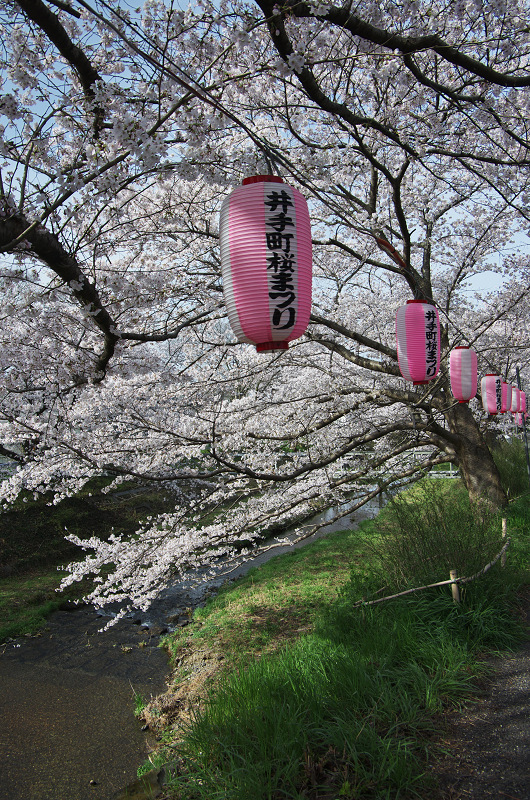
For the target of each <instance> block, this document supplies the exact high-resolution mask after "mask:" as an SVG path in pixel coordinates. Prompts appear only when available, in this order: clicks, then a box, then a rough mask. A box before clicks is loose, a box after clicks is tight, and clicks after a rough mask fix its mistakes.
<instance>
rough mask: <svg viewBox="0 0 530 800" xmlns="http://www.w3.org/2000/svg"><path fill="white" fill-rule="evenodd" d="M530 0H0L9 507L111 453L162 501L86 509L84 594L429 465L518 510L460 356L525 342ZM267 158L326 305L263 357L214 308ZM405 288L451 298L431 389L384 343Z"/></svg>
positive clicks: (2, 443)
mask: <svg viewBox="0 0 530 800" xmlns="http://www.w3.org/2000/svg"><path fill="white" fill-rule="evenodd" d="M527 10H528V9H527V3H526V2H525V0H515V1H514V2H513V3H511V4H510V5H509V7H508V6H507V5H506V4H505V3H501V2H498V0H495V1H494V0H491V1H488V2H485V3H477V2H471V0H470V1H469V2H465V3H463V2H453V0H444V2H441V3H438V2H437V3H433V2H432V1H431V0H410V1H409V0H407V2H401V1H400V2H397V0H385V2H384V3H367V4H358V5H355V4H354V5H353V6H352V7H351V8H349V9H348V11H347V13H346V12H345V11H344V9H343V8H342V7H340V6H338V5H334V4H333V3H327V2H324V3H313V2H310V3H303V2H287V3H284V4H282V3H280V4H276V3H274V2H273V0H256V2H254V1H253V0H241V1H240V0H221V2H215V3H213V2H208V0H205V1H204V2H201V3H198V4H196V5H195V6H193V7H190V8H188V9H186V10H182V9H179V8H177V7H176V5H175V4H174V3H172V2H167V3H166V2H151V1H150V0H149V2H146V3H145V5H144V6H139V7H138V8H136V7H135V8H132V7H130V8H129V7H128V6H124V5H121V4H120V3H119V2H118V0H112V2H102V1H100V0H93V2H91V1H90V0H89V1H88V2H86V1H85V0H83V2H81V1H80V0H71V2H68V3H62V2H50V0H9V2H6V3H3V4H2V7H1V9H0V29H1V32H2V42H3V49H2V51H1V53H0V63H1V67H2V86H1V94H0V113H1V114H2V121H1V125H0V169H1V176H0V177H1V181H0V253H1V257H2V263H1V267H0V284H1V289H2V296H3V300H4V302H3V306H2V315H1V316H0V353H1V356H2V363H1V366H0V454H1V455H2V456H3V457H4V458H11V459H12V460H13V463H15V464H16V465H18V467H17V469H16V471H13V474H11V476H10V477H9V478H8V479H6V480H5V481H3V483H2V487H1V491H0V499H1V501H2V504H3V508H4V509H7V508H8V506H9V504H10V503H12V502H13V501H14V500H15V499H16V498H17V497H18V496H20V495H25V494H26V496H34V495H37V496H40V495H44V496H45V497H46V498H49V499H48V501H49V502H52V503H61V502H64V500H65V499H66V498H68V497H72V496H74V495H76V494H77V493H78V492H79V491H80V490H81V489H82V487H83V486H85V485H86V484H87V483H88V482H89V481H90V480H91V479H93V478H94V477H100V476H102V475H104V476H110V478H111V479H112V480H113V481H115V482H116V485H117V484H119V483H120V482H121V481H123V480H126V479H128V478H130V477H133V478H134V479H137V480H145V481H156V482H157V484H158V485H162V486H163V487H164V491H165V490H166V489H171V491H172V493H173V495H174V496H175V504H174V508H173V510H172V511H171V513H169V512H163V513H158V511H155V513H153V514H152V519H150V520H146V521H145V522H144V524H142V525H141V526H139V527H138V530H137V531H135V532H134V533H133V534H132V535H131V534H129V533H124V532H116V534H115V536H114V537H113V538H111V539H105V538H104V537H100V536H99V535H94V536H93V537H91V538H90V539H88V540H87V539H84V540H83V539H81V537H76V535H75V532H72V534H71V542H73V543H74V544H76V545H78V546H79V547H80V548H81V549H82V551H83V554H84V555H85V556H86V557H85V558H84V560H82V561H81V560H80V561H79V563H73V564H72V566H71V569H70V573H69V575H68V576H67V577H66V579H65V585H68V584H70V583H76V582H77V581H79V580H83V579H84V578H85V577H87V576H88V577H90V578H91V579H92V578H94V577H96V578H99V577H101V574H102V572H103V573H104V574H103V580H102V581H101V582H99V581H98V582H96V585H95V589H94V592H93V593H92V595H91V598H92V600H93V601H94V602H96V603H99V604H104V603H106V602H112V601H118V602H121V603H123V604H124V605H125V606H126V605H131V604H136V605H141V606H146V605H148V604H149V602H150V601H151V600H152V599H153V598H154V597H155V596H156V594H157V593H158V591H159V590H160V588H161V587H162V586H163V585H164V583H165V582H166V581H167V578H168V576H169V575H171V574H173V573H175V572H177V573H178V572H180V573H182V574H184V573H187V572H188V571H189V570H193V569H195V568H197V567H204V566H207V565H208V564H209V563H210V562H212V561H214V560H215V559H216V558H219V557H226V556H228V557H230V556H232V555H233V554H235V553H237V552H239V551H240V550H241V548H243V549H245V548H248V547H252V546H254V545H255V544H257V543H258V542H259V541H260V537H261V535H262V534H263V533H264V532H265V531H267V530H269V529H270V527H271V526H273V525H274V526H276V527H277V528H282V527H285V526H286V525H289V524H291V522H292V521H293V520H300V519H302V518H304V517H307V516H310V515H311V514H312V513H313V511H314V508H315V505H316V504H319V505H321V506H325V507H327V508H334V507H337V506H338V505H339V504H341V503H342V504H345V503H352V502H354V503H355V504H359V505H360V504H362V503H364V502H366V500H367V498H368V497H369V496H370V494H371V493H372V492H373V491H374V490H375V489H374V487H375V485H376V483H377V482H381V483H382V484H383V488H386V486H388V485H392V484H393V483H395V481H396V480H403V479H404V478H408V477H412V476H414V474H421V472H422V471H423V470H424V469H426V468H428V467H429V466H431V465H432V464H435V463H440V462H445V463H446V462H448V461H450V462H453V463H455V464H457V465H458V466H459V468H460V473H461V475H462V477H463V479H464V481H465V484H466V488H467V490H468V492H469V493H470V495H471V496H472V497H474V498H476V497H477V496H479V495H480V494H481V492H483V491H484V490H485V487H487V488H488V492H489V494H490V496H491V501H492V503H494V504H496V505H499V506H500V505H503V503H504V502H505V500H506V497H505V493H504V491H503V489H502V486H501V484H500V480H499V477H498V474H497V471H496V468H495V466H494V463H493V461H492V459H491V455H490V453H489V450H488V448H487V446H486V444H485V439H484V433H485V431H486V429H487V428H488V427H493V426H495V427H498V426H502V425H503V422H502V421H500V422H499V421H497V420H496V421H491V420H488V419H486V417H485V415H484V414H483V413H482V411H481V409H480V406H479V405H478V403H477V402H476V401H474V402H473V403H472V404H471V406H470V408H468V407H467V406H460V405H459V404H455V403H453V402H452V400H451V394H450V387H449V379H448V372H447V356H448V353H449V351H450V349H451V347H453V346H455V345H459V344H462V343H468V344H473V346H474V347H475V348H476V349H477V351H478V354H479V358H480V370H481V372H491V371H496V372H497V371H498V372H502V374H503V376H505V377H507V378H509V379H513V374H514V368H515V364H514V360H515V359H517V361H518V362H519V364H520V366H521V370H522V373H523V375H524V372H525V369H526V368H527V364H528V331H529V330H530V327H529V326H528V302H527V295H528V288H529V280H528V268H527V259H526V256H525V253H524V252H523V247H526V246H527V244H528V237H527V231H528V202H529V198H530V186H529V184H528V181H529V178H528V169H527V166H528V149H527V120H528V108H529V106H530V94H529V85H530V77H529V75H528V56H529V44H528V37H527V32H526V28H527ZM271 172H272V173H275V174H281V175H282V176H284V177H285V179H286V180H288V181H289V182H291V183H292V184H294V185H295V186H297V187H299V188H300V189H301V190H302V191H303V192H304V194H305V195H306V196H307V197H308V200H309V204H310V208H311V217H312V221H313V233H312V238H313V246H314V264H315V266H314V272H315V280H314V293H313V314H312V318H311V324H310V327H309V329H308V331H307V333H306V334H305V335H304V337H302V338H301V339H300V340H298V341H297V342H296V343H295V344H294V345H293V346H292V347H291V348H290V349H289V350H288V351H286V352H284V353H282V354H274V353H272V354H268V355H267V354H265V355H263V354H259V355H258V354H256V353H255V352H254V351H253V350H252V349H251V348H250V347H248V346H246V345H237V346H235V344H234V341H233V336H232V334H231V333H230V332H229V330H228V328H227V323H226V319H225V312H224V308H223V301H222V293H221V290H222V285H221V275H220V266H219V252H218V241H217V239H218V223H217V219H218V212H219V208H220V205H221V202H222V199H223V197H224V196H225V195H226V194H227V192H228V191H229V190H230V189H231V188H233V187H234V186H235V185H237V184H239V183H240V182H241V179H242V178H243V177H245V176H246V175H248V174H263V173H271ZM485 276H488V284H489V280H490V279H491V278H493V280H494V281H495V286H494V288H493V289H491V291H490V290H488V289H486V288H484V287H485V283H484V279H485ZM412 297H415V298H424V299H429V300H432V301H433V302H434V303H435V304H436V305H437V306H438V308H439V310H440V312H441V316H442V343H441V350H442V356H443V358H442V362H443V363H442V371H441V374H440V376H439V378H438V379H437V380H436V381H435V382H432V383H431V384H430V385H429V386H427V387H413V386H407V385H406V384H405V383H404V381H403V380H402V378H401V376H400V373H399V367H398V363H397V354H396V350H395V343H394V315H395V310H396V307H397V306H399V305H401V304H402V303H403V302H404V301H405V300H407V299H410V298H412ZM107 488H108V487H107ZM242 498H243V499H242ZM352 498H355V500H352ZM221 506H222V513H221V514H219V516H218V517H216V518H215V520H214V521H213V522H212V521H207V520H205V515H206V514H207V513H209V512H211V510H212V508H215V507H221ZM109 565H112V570H111V571H110V573H109V571H108V568H109Z"/></svg>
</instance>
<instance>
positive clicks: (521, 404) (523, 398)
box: [519, 391, 526, 414]
mask: <svg viewBox="0 0 530 800" xmlns="http://www.w3.org/2000/svg"><path fill="white" fill-rule="evenodd" d="M519 411H520V412H521V414H526V392H523V391H520V392H519Z"/></svg>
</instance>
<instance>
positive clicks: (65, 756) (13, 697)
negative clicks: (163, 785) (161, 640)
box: [0, 609, 168, 800]
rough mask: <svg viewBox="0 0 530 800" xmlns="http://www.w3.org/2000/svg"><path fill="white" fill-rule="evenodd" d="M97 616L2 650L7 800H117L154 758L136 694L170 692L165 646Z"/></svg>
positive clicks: (62, 616)
mask: <svg viewBox="0 0 530 800" xmlns="http://www.w3.org/2000/svg"><path fill="white" fill-rule="evenodd" d="M102 624H103V623H102V620H101V618H99V617H97V616H96V614H95V613H94V612H92V611H90V610H89V609H81V610H76V611H73V612H67V611H63V612H58V613H57V614H54V615H53V616H52V617H51V618H50V620H49V621H48V624H47V626H46V629H45V630H44V631H43V633H42V634H41V635H39V636H36V637H32V638H24V639H19V640H17V641H16V642H14V643H8V644H7V645H2V646H0V687H1V691H0V754H1V756H0V800H109V798H110V797H111V795H112V794H113V793H114V792H116V791H117V790H118V789H120V788H122V787H123V786H124V785H125V784H127V783H129V782H130V781H131V780H133V779H134V778H135V776H136V769H137V767H138V766H139V765H140V764H141V763H142V761H143V760H144V759H145V757H146V754H147V745H146V738H145V737H146V734H145V733H144V732H142V730H141V725H140V723H139V722H138V721H137V720H136V719H135V717H134V702H133V697H134V693H135V692H136V693H137V694H140V695H142V696H143V697H145V698H147V699H149V698H150V697H151V696H154V695H156V694H158V693H159V692H161V691H163V690H164V687H165V679H166V677H167V675H168V666H167V659H166V656H165V654H164V652H163V651H162V650H160V648H158V647H157V645H158V637H156V636H153V635H152V634H151V633H150V632H149V631H148V630H145V629H141V628H140V626H138V625H133V624H132V623H130V622H126V623H120V624H119V625H118V626H116V627H115V628H113V629H111V630H110V631H108V632H107V633H104V634H98V633H97V631H98V629H99V628H101V627H102Z"/></svg>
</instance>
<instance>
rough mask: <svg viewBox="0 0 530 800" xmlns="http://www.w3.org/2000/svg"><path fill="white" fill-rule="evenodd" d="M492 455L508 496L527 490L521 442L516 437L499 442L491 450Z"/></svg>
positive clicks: (526, 476) (518, 495)
mask: <svg viewBox="0 0 530 800" xmlns="http://www.w3.org/2000/svg"><path fill="white" fill-rule="evenodd" d="M492 455H493V459H494V461H495V464H496V465H497V469H498V470H499V473H500V476H501V481H502V486H503V488H504V491H505V492H506V494H507V495H508V497H509V498H510V499H512V498H514V497H520V496H521V495H523V494H525V493H526V492H528V489H529V483H528V468H527V465H526V453H525V448H524V444H523V442H522V441H521V440H520V439H516V438H512V439H511V440H510V441H507V442H499V443H498V444H497V445H496V446H495V448H494V449H493V450H492Z"/></svg>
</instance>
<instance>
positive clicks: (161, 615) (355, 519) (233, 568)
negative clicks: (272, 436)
mask: <svg viewBox="0 0 530 800" xmlns="http://www.w3.org/2000/svg"><path fill="white" fill-rule="evenodd" d="M351 505H353V501H352V503H351ZM379 509H380V503H379V501H378V500H374V501H372V502H370V503H367V504H366V505H365V506H363V507H362V508H361V509H358V510H357V511H355V512H353V513H350V512H349V511H347V510H346V513H345V514H344V516H341V517H340V518H339V519H337V520H334V521H332V522H329V524H324V525H323V526H322V527H321V528H319V530H318V531H317V532H316V533H314V534H313V535H311V536H309V537H308V538H307V539H303V540H302V541H301V542H298V543H297V544H292V542H294V541H295V540H296V539H298V538H299V537H300V536H301V535H302V534H303V533H306V532H307V531H310V530H311V529H312V528H313V527H314V526H315V525H317V524H319V525H320V524H322V523H323V522H324V523H326V522H327V521H328V520H333V518H334V517H335V516H336V515H337V511H336V509H328V510H327V511H324V512H323V513H319V514H315V515H314V516H313V517H311V518H310V519H308V520H307V521H306V522H305V523H304V524H303V525H299V526H296V527H293V528H291V529H288V530H286V531H284V532H283V533H282V534H281V536H278V537H273V538H271V539H269V540H268V541H267V542H265V543H264V544H263V546H262V547H261V548H260V550H263V552H260V554H259V555H257V556H253V557H245V558H240V559H235V560H234V561H233V562H230V563H229V564H227V563H226V562H220V563H219V564H217V565H213V566H212V567H210V568H209V569H208V570H206V569H205V570H197V571H196V572H194V573H190V574H189V581H188V580H187V581H186V582H185V583H184V582H182V581H179V580H175V581H172V582H171V583H170V584H169V585H168V586H167V588H166V589H164V590H163V591H162V592H161V594H160V595H159V596H158V598H157V599H156V600H155V601H154V603H152V605H151V606H150V608H149V609H148V610H147V611H146V612H142V613H140V612H138V613H136V614H134V615H132V616H134V618H135V619H136V620H137V621H138V620H140V623H141V624H142V625H146V626H148V627H153V626H156V627H158V628H163V629H167V630H169V631H171V630H172V629H173V628H175V627H176V626H178V625H179V624H182V623H183V622H184V621H185V620H186V619H187V617H188V614H187V611H186V609H188V608H197V607H198V606H200V605H202V604H203V603H204V602H205V601H206V599H207V598H208V597H209V596H211V595H212V594H214V593H215V592H216V591H217V590H218V589H219V588H220V586H222V584H223V583H225V582H226V581H227V580H234V579H235V578H238V577H240V576H241V575H245V574H246V573H247V572H248V571H249V570H250V569H252V568H254V567H259V566H260V565H261V564H264V563H265V562H267V561H269V560H270V559H271V558H274V557H275V556H277V555H280V554H281V553H286V552H288V551H289V550H292V549H293V548H294V549H297V548H300V547H305V546H306V545H307V544H309V543H310V542H314V541H315V540H316V539H320V538H322V537H323V536H326V535H327V534H329V533H332V532H334V531H340V530H344V529H346V528H355V527H356V526H357V525H358V524H359V523H360V522H361V521H362V520H365V519H371V518H372V517H374V516H375V515H376V514H377V513H378V511H379ZM283 542H288V543H287V544H283Z"/></svg>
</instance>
